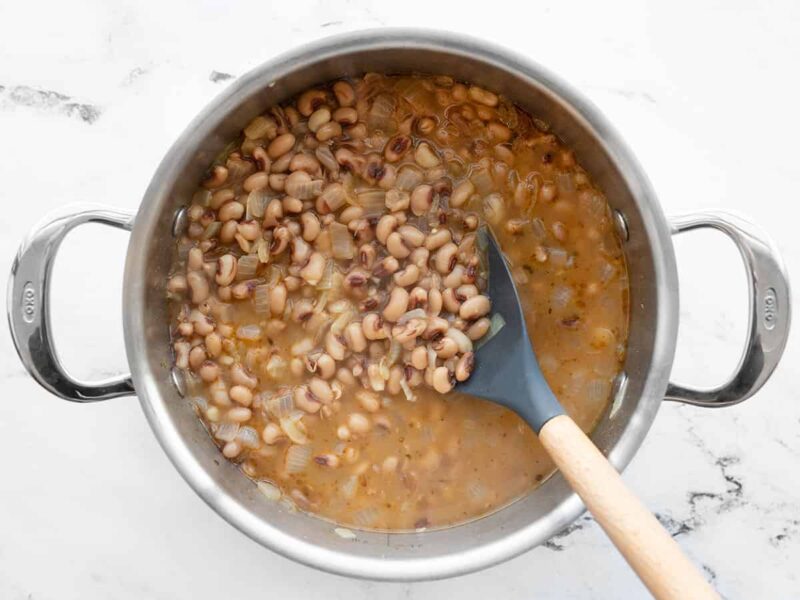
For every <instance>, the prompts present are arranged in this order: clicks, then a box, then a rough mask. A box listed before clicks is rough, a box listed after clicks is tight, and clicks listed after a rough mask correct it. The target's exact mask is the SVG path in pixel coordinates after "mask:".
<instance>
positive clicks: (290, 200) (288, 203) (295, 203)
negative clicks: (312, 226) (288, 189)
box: [281, 196, 303, 215]
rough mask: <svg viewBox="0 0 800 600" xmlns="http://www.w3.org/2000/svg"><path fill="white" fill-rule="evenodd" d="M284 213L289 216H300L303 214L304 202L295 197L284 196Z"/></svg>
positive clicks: (282, 204)
mask: <svg viewBox="0 0 800 600" xmlns="http://www.w3.org/2000/svg"><path fill="white" fill-rule="evenodd" d="M281 206H283V211H284V212H286V213H289V214H295V215H296V214H299V213H301V212H303V201H302V200H300V198H295V197H294V196H284V197H283V200H282V201H281Z"/></svg>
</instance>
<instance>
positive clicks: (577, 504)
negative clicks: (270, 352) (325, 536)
mask: <svg viewBox="0 0 800 600" xmlns="http://www.w3.org/2000/svg"><path fill="white" fill-rule="evenodd" d="M387 47H390V48H391V47H397V48H404V49H408V48H412V49H420V50H425V49H427V50H436V51H439V52H447V53H451V54H455V55H461V56H470V57H472V58H477V59H479V60H481V61H484V62H486V63H490V64H492V65H493V66H495V67H497V68H498V69H501V70H504V71H507V72H515V73H517V74H519V75H520V76H522V77H524V78H525V79H530V80H535V81H536V82H537V83H539V84H540V85H542V86H544V87H545V88H547V89H548V90H549V91H550V92H551V93H553V94H555V95H556V96H558V97H559V98H560V99H561V100H563V101H564V102H565V103H566V104H568V106H569V109H570V112H571V114H572V116H573V118H575V119H578V120H580V121H581V122H582V123H583V124H584V125H585V126H586V128H587V129H590V130H592V131H593V132H594V133H595V134H596V136H597V138H598V140H600V141H601V143H602V145H603V146H604V149H605V151H606V152H607V153H608V156H609V157H610V158H611V160H612V161H613V162H614V164H615V166H616V167H617V168H618V169H619V171H620V173H621V174H622V177H623V178H624V180H625V182H626V184H627V185H628V186H629V187H630V190H631V193H632V195H633V196H634V197H635V198H636V200H637V203H638V204H639V205H640V208H642V210H641V217H642V221H643V226H644V229H645V233H646V236H647V239H648V241H649V243H650V245H651V247H652V251H653V255H654V256H656V257H657V260H655V261H654V268H655V272H654V277H653V285H655V286H657V289H656V290H655V294H656V297H657V310H656V321H655V343H654V361H653V364H652V368H651V371H650V373H648V376H647V382H646V388H645V391H646V393H645V394H643V397H642V399H641V400H640V401H639V403H638V405H637V407H636V411H635V413H634V414H633V415H632V418H631V422H630V423H629V424H628V425H627V426H626V428H625V431H624V433H623V434H622V436H621V437H620V439H619V441H618V442H617V444H616V445H615V447H614V448H613V450H612V451H611V452H610V453H609V455H608V459H609V461H610V462H611V463H612V464H613V465H614V467H615V468H617V469H618V470H622V469H624V467H625V466H626V465H627V464H628V463H629V462H630V460H631V459H632V457H633V455H634V454H635V453H636V451H637V450H638V448H639V446H640V445H641V442H642V440H643V439H644V437H645V436H646V434H647V431H648V429H649V427H650V425H651V424H652V421H653V419H654V418H655V415H656V413H657V411H658V408H659V406H660V404H661V399H662V397H663V394H664V391H665V390H666V386H667V381H668V376H669V372H670V369H671V366H672V360H673V357H674V353H675V344H676V338H677V324H678V297H677V272H676V267H675V255H674V251H673V248H672V242H671V238H670V232H669V228H668V227H667V222H666V219H665V218H664V215H663V213H662V211H661V207H660V205H659V203H658V201H657V199H656V195H655V193H654V191H653V189H652V187H651V185H650V183H649V181H648V179H647V177H646V176H645V174H644V172H643V170H642V169H641V167H640V166H639V164H638V162H637V161H636V159H635V158H634V157H633V155H632V153H631V152H630V151H629V150H628V148H627V146H626V145H625V143H624V142H623V141H622V139H621V138H620V137H619V135H618V134H617V133H616V132H615V130H614V129H613V128H612V127H611V125H610V123H609V122H608V121H607V120H606V119H605V117H603V116H602V114H601V113H600V112H599V110H598V109H597V108H595V107H594V105H593V104H591V103H590V102H589V101H588V100H586V99H585V98H583V97H582V96H581V95H580V94H579V93H578V92H576V91H574V90H573V89H572V88H571V87H570V86H568V85H567V84H565V83H564V82H562V81H561V80H560V79H559V78H557V77H556V76H554V75H553V74H551V73H550V72H549V71H547V70H546V69H544V68H542V67H541V66H539V65H538V64H536V63H534V62H532V61H530V60H528V59H526V58H523V57H521V56H519V55H517V54H515V53H513V52H510V51H508V50H505V49H502V48H499V47H497V46H495V45H494V44H491V43H488V42H485V41H482V40H479V39H476V38H473V37H469V36H465V35H461V34H454V33H444V32H440V31H431V30H425V29H369V30H362V31H356V32H352V33H345V34H340V35H336V36H332V37H327V38H324V39H322V40H319V41H315V42H312V43H309V44H306V45H303V46H301V47H298V48H296V49H294V50H292V51H289V52H287V53H285V54H283V55H281V56H279V57H277V58H275V59H273V60H271V61H268V62H265V63H263V64H261V65H260V66H258V67H256V68H254V69H252V70H251V71H249V72H248V73H246V74H245V75H243V76H242V77H240V78H239V79H237V80H236V81H235V82H233V83H232V84H231V85H230V86H229V87H228V88H226V89H225V90H224V91H222V92H221V93H220V94H219V95H218V96H217V97H216V98H215V99H214V100H212V101H211V102H210V103H209V104H208V105H207V106H206V107H205V108H204V109H203V110H202V111H201V112H200V113H199V114H198V115H197V117H195V119H194V120H192V122H191V123H190V124H189V125H188V126H187V127H186V129H185V130H184V132H183V133H182V134H181V135H180V137H178V139H177V140H176V141H175V143H174V144H173V145H172V147H171V148H170V149H169V151H168V152H167V154H166V155H165V157H164V158H163V159H162V161H161V163H160V165H159V167H158V169H157V170H156V172H155V174H154V176H153V179H152V181H151V183H150V185H149V186H148V188H147V191H146V192H145V195H144V197H143V199H142V203H141V206H140V209H139V212H138V214H137V216H136V220H135V223H134V227H133V231H132V234H131V238H130V242H129V246H128V253H127V258H126V265H125V276H124V294H123V320H124V332H125V346H126V352H127V355H128V362H129V364H130V367H131V373H132V376H133V380H134V382H135V388H136V392H137V394H138V396H139V400H140V403H141V405H142V409H143V411H144V413H145V416H146V417H147V420H148V422H149V423H150V426H151V428H152V429H153V432H154V433H155V435H156V438H157V439H158V441H159V443H160V444H161V446H162V448H163V449H164V451H165V453H166V454H167V456H168V457H169V458H170V460H171V461H172V463H173V464H174V465H175V467H176V468H177V470H178V471H179V472H180V474H181V475H182V476H183V478H184V479H185V480H186V481H187V483H189V485H190V486H191V487H192V488H193V489H194V490H195V491H196V492H197V493H198V495H200V497H201V498H203V500H204V501H205V502H206V503H207V504H208V505H209V506H211V508H213V509H214V510H215V511H216V512H217V513H218V514H219V515H220V516H222V517H223V518H224V519H225V520H226V521H228V522H229V523H230V524H231V525H233V526H234V527H236V528H237V529H239V530H240V531H241V532H243V533H244V534H246V535H247V536H249V537H250V538H252V539H253V540H255V541H257V542H258V543H260V544H261V545H263V546H265V547H267V548H269V549H271V550H273V551H275V552H277V553H279V554H282V555H284V556H287V557H290V558H292V559H294V560H296V561H298V562H301V563H303V564H306V565H308V566H312V567H315V568H317V569H321V570H323V571H328V572H330V573H334V574H339V575H347V576H353V577H359V578H367V579H380V580H392V581H416V580H422V579H439V578H444V577H450V576H455V575H461V574H466V573H469V572H473V571H477V570H480V569H483V568H486V567H489V566H491V565H494V564H497V563H500V562H503V561H505V560H508V559H510V558H512V557H514V556H516V555H518V554H521V553H523V552H525V551H527V550H529V549H531V548H532V547H534V546H536V545H538V544H540V543H542V542H544V541H545V540H546V539H548V538H549V537H551V536H552V535H554V534H555V533H556V532H557V531H559V530H560V529H562V528H563V527H566V526H567V525H568V524H569V523H571V522H572V521H574V520H575V519H577V518H578V517H579V516H580V514H581V513H582V512H583V511H584V510H585V508H584V506H583V504H582V503H581V501H580V499H579V498H578V497H577V496H576V495H575V494H574V493H573V494H572V495H570V496H569V498H567V499H566V500H565V501H564V502H562V503H561V504H560V505H559V506H558V507H557V508H556V509H555V510H554V511H553V512H554V513H556V514H555V515H554V522H555V527H554V526H553V524H547V525H545V524H544V523H543V522H542V519H540V520H539V521H537V522H533V523H531V524H529V525H528V526H526V527H523V528H521V529H518V530H516V531H512V532H510V533H509V534H508V535H507V536H506V537H503V538H501V539H499V540H496V541H494V542H489V543H487V544H484V545H480V546H475V547H471V548H468V549H454V551H453V552H451V553H448V554H444V555H440V556H437V557H436V558H425V559H408V558H404V559H398V560H390V559H382V558H379V557H363V556H355V555H353V554H348V553H346V552H338V551H333V550H328V549H325V548H321V547H319V546H317V545H314V544H311V543H309V542H307V541H305V540H303V539H301V538H297V537H294V536H291V535H288V534H286V533H284V532H282V531H281V530H279V529H277V528H275V527H274V526H272V525H271V524H270V523H269V522H267V521H265V520H262V519H260V518H259V517H258V516H257V515H255V514H253V513H252V512H250V511H249V510H248V509H247V508H246V507H244V506H243V505H241V504H240V503H239V502H238V501H236V500H235V499H234V498H232V497H231V496H230V495H228V494H227V493H226V492H224V491H223V490H222V488H221V487H220V486H219V485H218V484H217V483H216V481H215V480H214V478H212V477H211V476H210V475H209V474H208V473H207V472H206V471H205V470H204V469H203V467H202V466H201V465H200V464H199V463H198V461H197V460H196V458H195V457H194V455H193V454H192V452H190V450H189V447H188V445H187V444H188V443H187V442H186V441H185V440H184V439H183V437H182V436H181V435H180V434H179V432H178V431H177V429H176V428H175V427H174V425H173V424H172V422H171V420H170V417H169V414H168V410H167V405H166V402H165V400H164V398H162V397H161V395H160V393H159V392H158V388H157V386H156V384H155V382H154V381H153V375H152V372H151V371H150V369H149V368H148V366H147V363H146V361H144V360H142V357H144V356H145V354H146V346H147V343H146V340H145V336H144V333H143V330H144V327H143V323H142V320H141V314H140V313H141V311H142V307H140V306H138V305H137V301H138V298H139V297H140V296H141V291H142V288H143V287H144V286H146V285H147V283H146V278H145V274H146V271H145V270H144V269H145V267H144V260H143V257H144V254H145V248H146V247H147V245H148V244H149V243H150V233H151V231H152V230H153V228H154V227H155V223H156V222H157V220H158V219H159V217H160V215H159V213H158V211H157V210H156V209H157V208H158V199H159V198H161V197H162V196H163V195H164V193H165V190H168V188H169V183H170V181H172V180H173V179H174V177H175V176H176V175H177V173H176V169H177V168H178V166H179V165H180V164H182V163H183V162H184V160H185V158H186V157H187V156H188V155H190V154H192V152H193V151H194V149H195V147H196V145H197V143H198V142H199V141H200V140H202V139H204V138H206V137H208V136H209V135H211V134H212V133H213V131H214V127H215V125H216V124H217V123H218V122H219V119H220V118H221V117H220V115H225V114H228V113H229V112H230V111H231V110H232V109H234V108H235V107H236V106H237V105H238V101H237V98H240V97H242V96H245V95H247V94H249V93H250V92H251V91H253V90H256V89H260V88H263V87H264V86H265V85H266V84H267V82H270V81H274V80H277V79H278V78H280V77H282V76H285V75H286V74H287V73H289V72H291V71H293V70H295V69H297V68H298V67H300V66H302V65H306V64H308V63H310V62H311V63H313V62H318V61H320V60H322V59H324V58H330V57H334V56H337V55H341V54H348V53H352V52H355V51H365V50H370V49H378V48H380V49H386V48H387ZM391 535H408V534H402V533H399V534H391Z"/></svg>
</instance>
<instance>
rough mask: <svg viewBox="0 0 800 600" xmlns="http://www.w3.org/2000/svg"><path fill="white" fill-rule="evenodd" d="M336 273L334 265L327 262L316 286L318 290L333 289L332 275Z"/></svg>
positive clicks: (331, 262) (330, 261) (332, 262)
mask: <svg viewBox="0 0 800 600" xmlns="http://www.w3.org/2000/svg"><path fill="white" fill-rule="evenodd" d="M335 272H336V263H335V262H334V261H333V260H329V261H328V262H327V263H326V264H325V270H324V271H323V272H322V279H320V280H319V283H318V284H317V289H318V290H330V289H332V288H333V275H334V273H335Z"/></svg>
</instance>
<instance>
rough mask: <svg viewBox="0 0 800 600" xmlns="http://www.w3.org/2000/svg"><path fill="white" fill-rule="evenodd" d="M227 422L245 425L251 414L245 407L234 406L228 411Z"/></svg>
mask: <svg viewBox="0 0 800 600" xmlns="http://www.w3.org/2000/svg"><path fill="white" fill-rule="evenodd" d="M226 416H227V417H228V420H230V421H233V422H234V423H246V422H247V421H249V420H250V417H251V416H253V412H252V411H251V410H250V409H249V408H247V407H245V406H234V407H233V408H231V409H229V410H228V414H227V415H226Z"/></svg>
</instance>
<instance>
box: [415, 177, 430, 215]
mask: <svg viewBox="0 0 800 600" xmlns="http://www.w3.org/2000/svg"><path fill="white" fill-rule="evenodd" d="M409 206H410V207H411V212H412V213H414V214H415V215H417V216H418V217H419V216H422V215H424V214H425V213H427V212H428V211H429V210H430V209H431V206H433V187H431V186H430V185H428V184H427V183H425V184H422V185H418V186H417V187H415V188H414V190H413V191H412V192H411V198H410V200H409Z"/></svg>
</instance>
